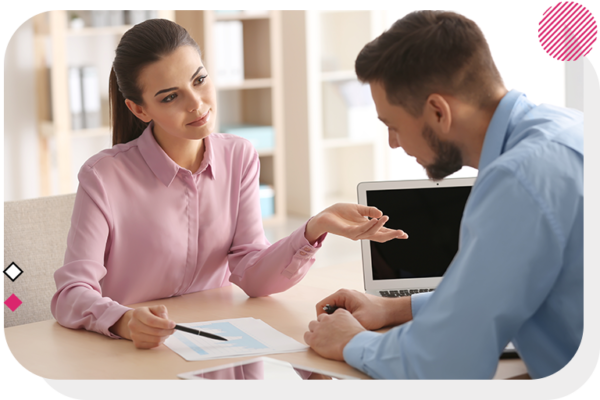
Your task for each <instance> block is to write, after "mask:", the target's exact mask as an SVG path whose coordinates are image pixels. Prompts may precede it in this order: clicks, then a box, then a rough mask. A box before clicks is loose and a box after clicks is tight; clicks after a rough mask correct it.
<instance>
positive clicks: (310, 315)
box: [5, 262, 527, 379]
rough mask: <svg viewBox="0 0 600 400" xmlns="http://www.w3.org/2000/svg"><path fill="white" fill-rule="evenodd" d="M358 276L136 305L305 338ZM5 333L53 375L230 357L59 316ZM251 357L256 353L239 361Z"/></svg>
mask: <svg viewBox="0 0 600 400" xmlns="http://www.w3.org/2000/svg"><path fill="white" fill-rule="evenodd" d="M361 274H362V269H361V266H360V262H359V263H351V264H345V265H339V266H335V267H325V268H317V269H313V270H311V271H310V272H309V273H308V274H307V276H306V277H305V278H304V280H303V281H302V282H300V283H299V284H298V285H296V286H295V287H293V288H291V289H289V290H288V291H286V292H284V293H279V294H274V295H271V296H269V297H261V298H248V297H247V296H246V294H245V293H244V292H243V291H242V290H241V289H239V288H238V287H236V286H233V285H232V286H228V287H225V288H220V289H213V290H207V291H204V292H198V293H193V294H188V295H184V296H180V297H174V298H170V299H163V300H156V301H150V302H146V303H140V304H139V305H152V304H164V305H166V306H167V309H168V310H169V317H170V318H171V319H172V320H174V321H177V322H183V323H185V322H198V321H210V320H218V319H226V318H242V317H254V318H257V319H261V320H263V321H265V322H266V323H268V324H269V325H271V326H272V327H274V328H275V329H277V330H279V331H280V332H282V333H284V334H286V335H288V336H290V337H292V338H294V339H295V340H297V341H298V342H300V343H304V332H305V331H306V330H307V327H308V323H309V322H310V321H311V320H313V319H315V316H316V310H315V304H316V303H317V302H318V301H319V300H321V299H323V298H324V297H326V296H328V295H329V294H331V293H333V292H334V291H335V290H337V289H339V288H342V287H346V288H350V289H356V290H362V289H363V287H362V276H361ZM5 334H6V340H7V343H8V346H9V348H10V350H11V351H12V353H13V355H14V356H15V358H16V359H17V360H18V361H19V362H20V363H21V365H23V366H24V367H25V368H27V369H28V370H29V371H31V372H33V373H34V374H36V375H39V376H41V377H44V378H49V379H178V378H177V374H179V373H182V372H189V371H194V370H197V369H201V368H208V367H212V366H217V365H222V364H229V363H231V362H232V359H219V360H209V361H185V360H184V359H183V358H181V357H180V356H179V355H177V354H176V353H174V352H173V351H171V350H170V349H169V348H167V347H166V346H164V345H162V346H159V347H157V348H155V349H151V350H140V349H136V348H135V347H134V346H133V344H132V343H131V342H130V341H128V340H114V339H110V338H108V337H105V336H103V335H100V334H97V333H94V332H88V331H84V330H72V329H67V328H64V327H62V326H60V325H59V324H58V323H57V322H56V321H54V320H49V321H42V322H36V323H33V324H26V325H20V326H14V327H11V328H6V329H5ZM269 357H272V358H276V359H279V360H283V361H288V362H292V363H294V364H297V365H302V366H307V367H313V368H318V369H321V370H327V371H331V372H336V373H341V374H344V375H350V376H354V377H357V378H362V379H368V376H366V375H365V374H363V373H362V372H360V371H358V370H356V369H354V368H352V367H350V366H349V365H348V364H346V363H344V362H340V361H332V360H326V359H324V358H322V357H320V356H319V355H317V354H316V353H315V352H314V351H312V350H311V349H309V350H308V351H306V352H298V353H286V354H273V355H269ZM246 358H247V359H249V358H253V357H243V358H237V359H236V360H242V359H246ZM526 372H527V370H526V368H525V365H524V364H523V362H522V361H521V360H519V359H516V360H502V361H501V362H500V364H499V366H498V370H497V371H496V375H495V377H494V378H495V379H507V378H513V377H517V376H520V375H523V374H525V373H526Z"/></svg>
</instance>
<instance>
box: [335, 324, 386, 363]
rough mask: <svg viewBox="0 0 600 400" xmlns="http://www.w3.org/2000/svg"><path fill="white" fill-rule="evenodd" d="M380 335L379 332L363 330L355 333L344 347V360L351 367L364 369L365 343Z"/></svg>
mask: <svg viewBox="0 0 600 400" xmlns="http://www.w3.org/2000/svg"><path fill="white" fill-rule="evenodd" d="M379 336H381V333H376V332H371V331H364V332H361V333H359V334H358V335H355V336H354V337H353V338H352V339H350V341H349V342H348V344H346V346H345V347H344V360H345V361H346V362H347V363H348V364H349V365H351V366H352V367H354V368H356V369H358V370H361V371H363V372H365V371H364V364H363V353H364V350H365V347H367V343H368V342H370V341H372V340H373V339H376V338H378V337H379Z"/></svg>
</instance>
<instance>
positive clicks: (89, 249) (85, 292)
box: [51, 165, 129, 338]
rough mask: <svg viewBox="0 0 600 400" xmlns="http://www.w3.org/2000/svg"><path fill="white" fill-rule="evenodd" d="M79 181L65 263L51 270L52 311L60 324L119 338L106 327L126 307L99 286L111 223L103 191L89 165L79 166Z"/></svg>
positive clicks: (117, 318)
mask: <svg viewBox="0 0 600 400" xmlns="http://www.w3.org/2000/svg"><path fill="white" fill-rule="evenodd" d="M79 182H80V185H79V188H78V190H77V195H76V198H75V205H74V208H73V216H72V217H71V228H70V229H69V235H68V237H67V251H66V253H65V263H64V265H63V266H62V267H61V268H59V269H58V270H57V271H56V272H55V273H54V280H55V282H56V289H57V291H56V293H55V294H54V296H53V297H52V301H51V311H52V315H54V318H56V320H57V321H58V322H59V323H60V324H61V325H63V326H66V327H68V328H72V329H80V328H83V329H87V330H90V331H95V332H99V333H102V334H104V335H107V336H110V337H114V338H118V336H117V335H115V334H113V333H112V332H110V331H109V327H111V326H112V325H113V324H114V323H115V322H116V321H117V320H119V319H120V318H121V316H122V315H123V314H124V313H125V312H126V311H128V310H129V308H128V307H124V306H122V305H121V304H119V303H117V302H116V301H113V300H112V299H110V298H108V297H103V296H102V289H101V287H100V281H101V279H102V278H103V277H104V276H105V275H106V273H107V270H106V268H105V266H104V258H105V252H106V248H107V243H108V237H109V230H110V229H109V226H110V224H111V220H110V209H109V207H108V202H107V199H106V193H105V192H104V189H103V187H102V184H101V182H100V180H99V178H98V177H97V176H96V175H95V173H94V171H93V170H92V169H90V168H89V167H88V166H85V165H84V167H83V168H82V169H81V171H80V173H79Z"/></svg>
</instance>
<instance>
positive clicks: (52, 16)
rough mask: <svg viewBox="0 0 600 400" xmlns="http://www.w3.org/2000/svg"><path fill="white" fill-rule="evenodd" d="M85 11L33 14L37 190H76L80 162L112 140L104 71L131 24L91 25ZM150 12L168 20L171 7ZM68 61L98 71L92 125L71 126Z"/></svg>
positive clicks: (49, 192) (46, 192)
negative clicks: (73, 20)
mask: <svg viewBox="0 0 600 400" xmlns="http://www.w3.org/2000/svg"><path fill="white" fill-rule="evenodd" d="M102 12H104V11H102ZM76 14H77V15H82V16H85V19H86V21H85V25H84V26H83V27H79V28H75V27H73V25H70V24H69V21H70V17H73V16H74V15H76ZM90 16H91V12H90V11H65V10H59V11H49V12H45V13H42V14H38V15H36V16H35V17H34V20H33V25H34V46H35V48H34V54H35V70H36V87H37V116H38V117H37V119H38V132H39V144H40V186H41V187H40V195H41V196H49V195H54V194H65V193H73V192H75V190H76V189H77V179H76V177H77V172H78V171H79V168H80V166H81V165H82V163H83V162H85V160H86V159H87V158H89V157H90V156H92V155H93V154H95V153H97V152H98V151H100V150H102V149H103V148H108V147H110V146H111V132H110V128H109V126H108V76H109V73H110V68H111V65H112V60H113V58H114V49H115V48H116V46H117V44H118V42H119V40H120V38H121V36H122V35H123V34H124V33H125V32H126V31H127V30H128V29H130V28H131V27H132V26H133V25H131V24H124V23H121V24H119V25H115V26H97V27H95V26H91V25H92V23H91V21H90V18H91V17H90ZM155 16H156V17H159V18H166V19H170V20H173V19H174V12H173V11H157V12H156V14H155ZM149 17H154V16H150V15H149ZM81 19H82V23H83V18H81ZM122 22H125V20H124V18H122ZM75 49H77V51H74V50H75ZM82 49H83V50H82ZM73 66H76V67H79V66H92V67H93V68H95V70H96V71H97V79H96V83H97V85H98V87H97V91H98V93H99V96H100V99H99V101H100V108H99V113H100V116H99V118H100V121H101V122H100V123H99V124H97V125H98V126H94V127H93V128H82V129H75V128H74V127H73V126H72V116H71V107H70V98H69V68H70V67H73Z"/></svg>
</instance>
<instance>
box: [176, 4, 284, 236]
mask: <svg viewBox="0 0 600 400" xmlns="http://www.w3.org/2000/svg"><path fill="white" fill-rule="evenodd" d="M175 21H176V22H177V23H178V24H180V25H181V26H183V27H184V28H185V29H186V30H187V31H188V32H189V33H190V35H191V36H192V37H193V38H194V40H195V41H196V42H197V43H198V45H199V46H200V49H201V50H202V61H203V62H204V65H205V66H206V69H207V71H208V73H209V74H210V75H211V77H212V78H213V79H214V82H215V86H216V88H217V101H218V104H217V117H218V118H217V128H216V130H217V132H222V131H223V130H222V129H223V128H224V127H227V126H232V125H240V124H242V125H246V124H250V125H258V126H268V127H272V132H273V145H272V146H268V147H266V148H264V147H257V151H258V154H259V157H260V163H261V172H260V183H261V185H268V186H269V187H270V189H272V193H273V196H274V213H273V215H272V216H268V217H265V218H263V223H264V224H265V225H269V224H272V223H277V222H279V221H282V220H283V219H284V218H285V216H286V189H285V188H286V185H285V183H286V181H285V164H284V152H285V144H284V130H285V126H284V120H283V82H282V74H283V71H282V68H283V63H282V56H281V52H282V48H281V47H282V39H281V35H280V32H281V11H263V12H249V11H240V12H226V13H220V12H218V11H212V10H194V11H176V12H175ZM231 21H235V23H237V25H238V27H239V26H241V33H242V35H241V36H242V41H241V42H242V43H241V46H243V47H242V49H241V50H242V53H243V76H240V77H239V79H238V80H236V81H225V82H223V79H222V78H223V75H221V76H220V75H219V72H220V70H219V68H218V65H217V64H218V62H217V60H218V57H219V54H218V52H219V51H223V50H227V49H223V48H219V43H222V42H219V39H218V38H217V37H216V36H217V35H216V33H217V29H218V27H217V24H219V23H221V22H231ZM217 42H219V43H217Z"/></svg>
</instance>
